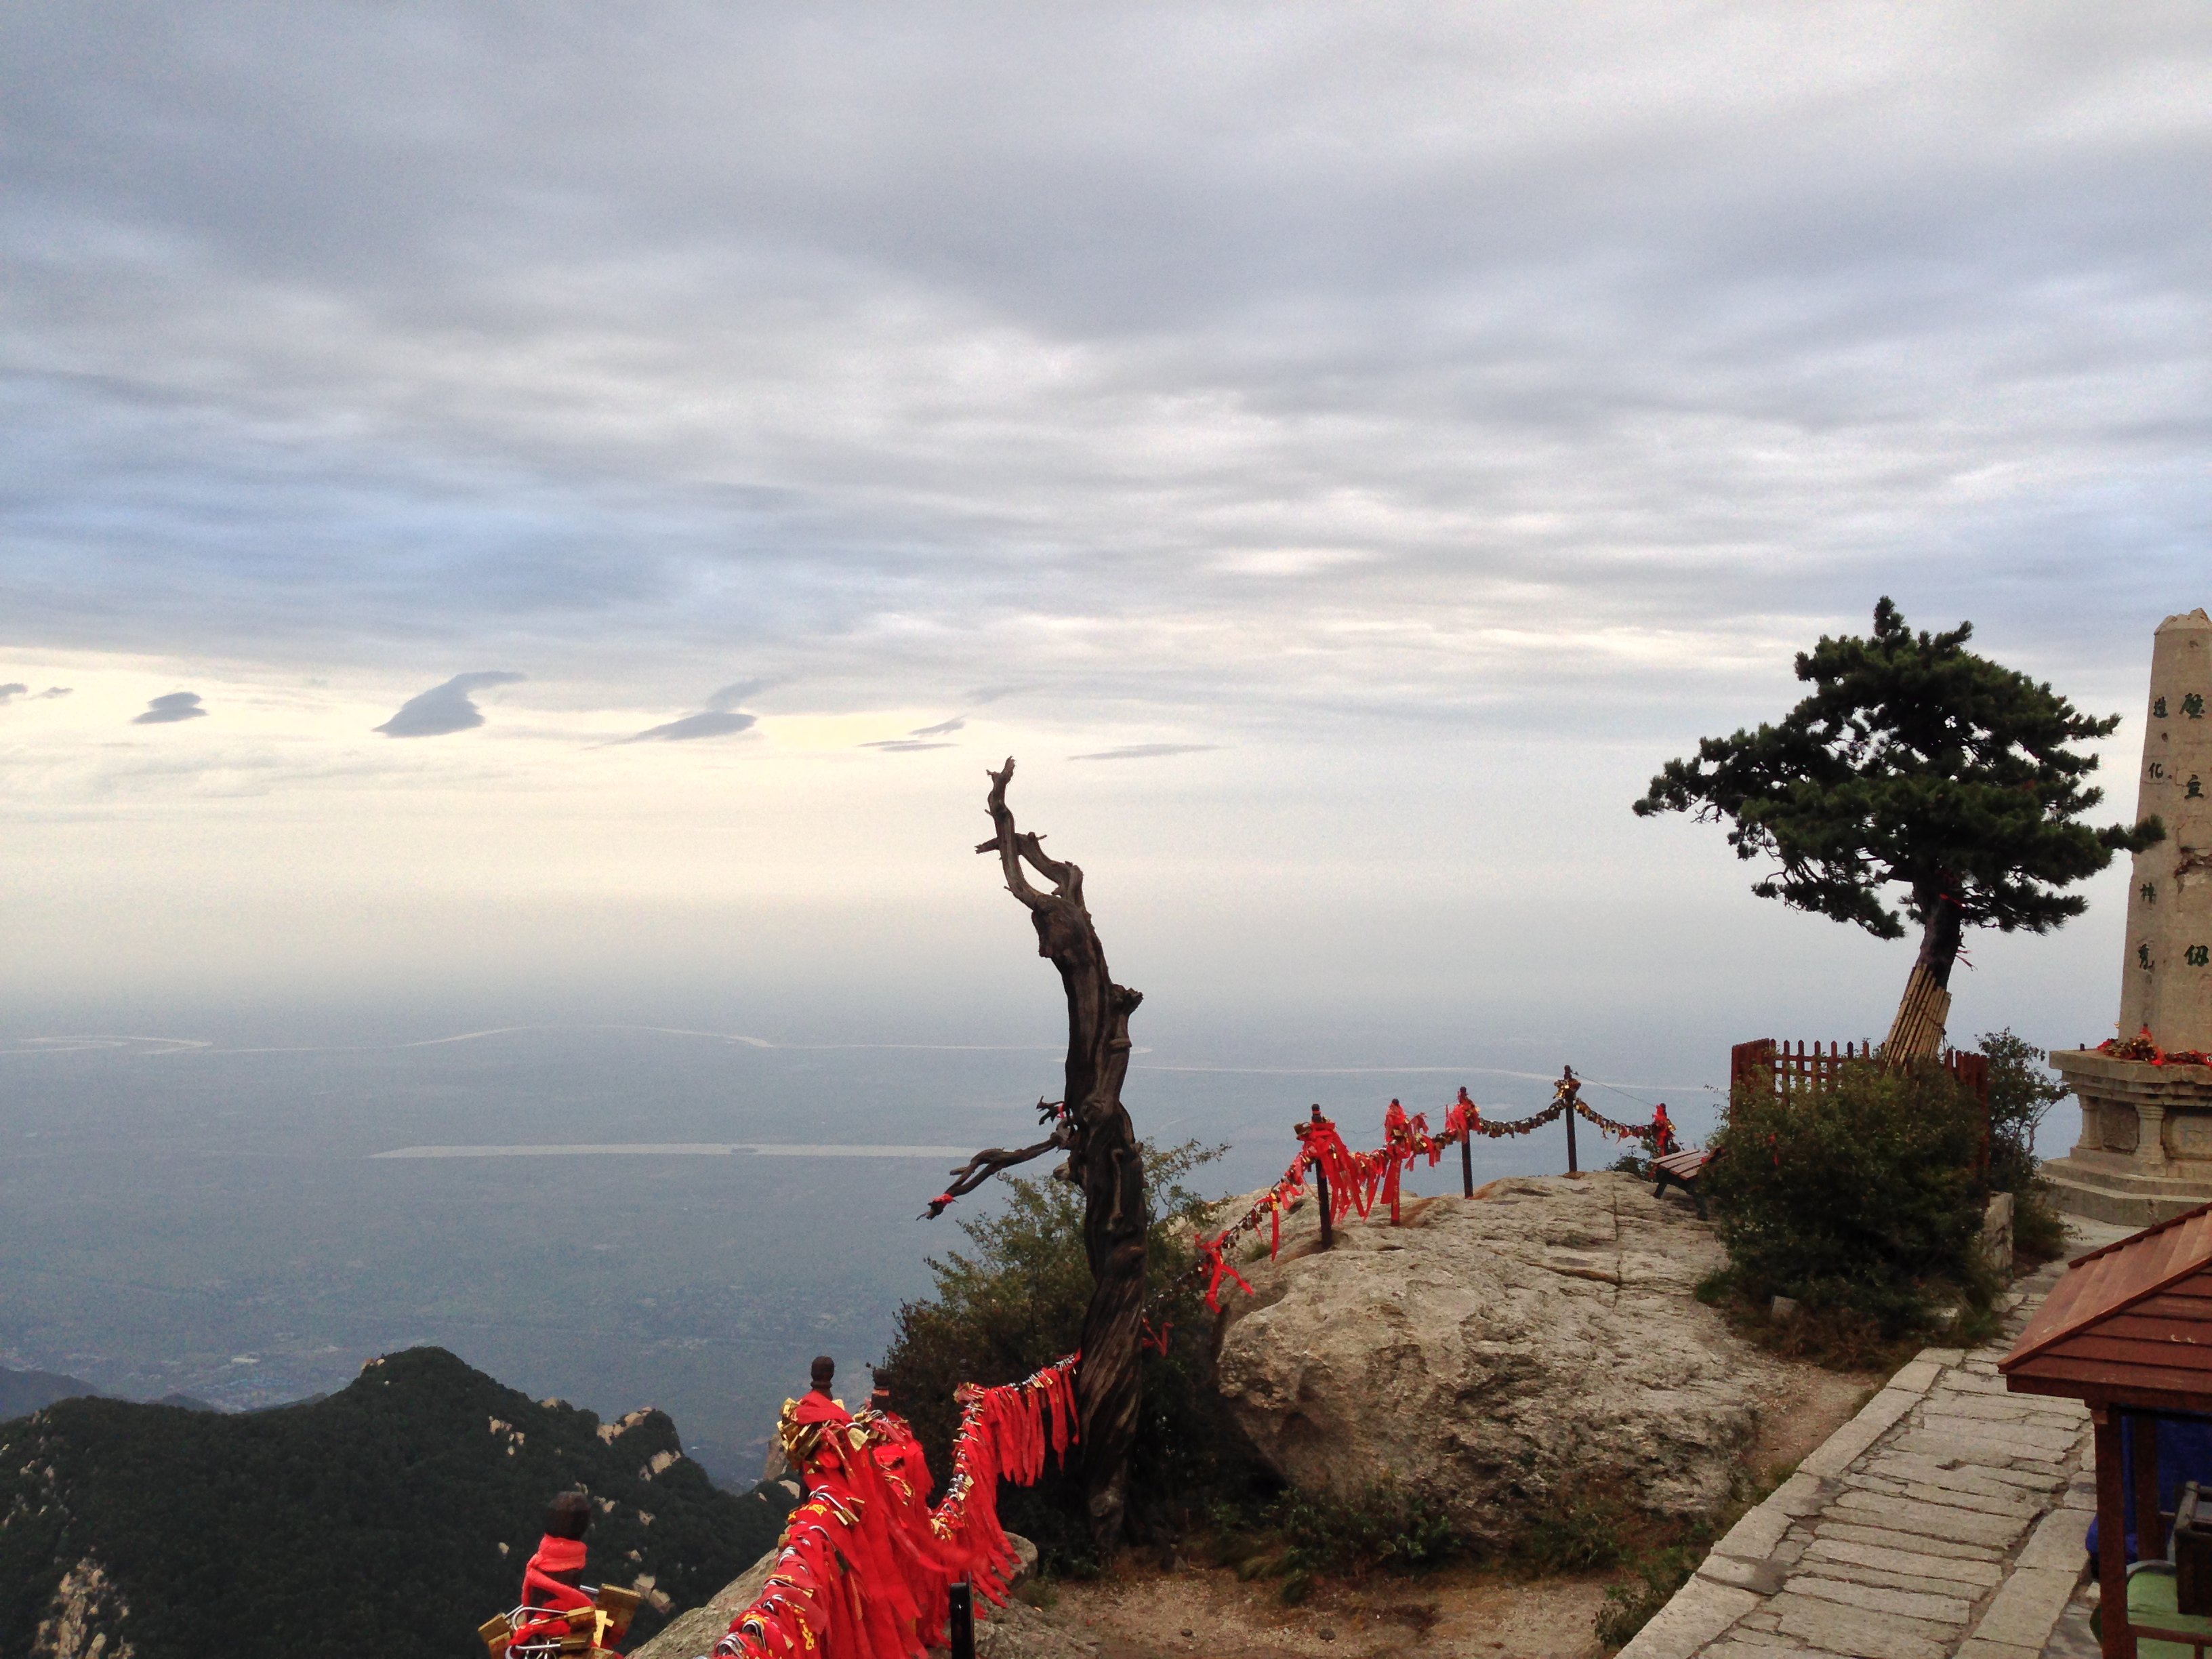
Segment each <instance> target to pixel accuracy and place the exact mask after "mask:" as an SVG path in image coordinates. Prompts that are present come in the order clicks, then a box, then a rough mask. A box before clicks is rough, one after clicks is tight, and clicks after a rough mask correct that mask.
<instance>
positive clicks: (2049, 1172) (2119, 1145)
mask: <svg viewBox="0 0 2212 1659" xmlns="http://www.w3.org/2000/svg"><path fill="white" fill-rule="evenodd" d="M2051 1066H2053V1068H2055V1069H2056V1070H2057V1073H2058V1074H2059V1076H2060V1077H2062V1078H2063V1079H2065V1080H2066V1085H2067V1086H2068V1087H2069V1088H2070V1089H2072V1090H2073V1091H2074V1095H2075V1098H2076V1099H2077V1100H2079V1101H2080V1102H2081V1140H2080V1141H2079V1142H2078V1143H2076V1145H2075V1148H2074V1150H2073V1151H2072V1152H2069V1153H2068V1154H2067V1155H2066V1156H2065V1157H2064V1158H2053V1159H2051V1161H2050V1162H2049V1163H2047V1164H2045V1165H2044V1166H2043V1173H2044V1175H2045V1176H2046V1177H2048V1178H2049V1180H2050V1182H2051V1188H2052V1193H2051V1196H2052V1199H2053V1200H2054V1201H2055V1202H2056V1203H2057V1206H2058V1208H2059V1209H2060V1210H2062V1211H2063V1212H2065V1213H2067V1214H2068V1215H2078V1216H2087V1217H2088V1218H2091V1219H2093V1220H2097V1221H2112V1222H2118V1223H2119V1224H2120V1225H2124V1226H2131V1227H2148V1226H2150V1225H2153V1224H2154V1223H2155V1222H2160V1221H2166V1220H2168V1219H2171V1218H2172V1217H2174V1216H2177V1215H2179V1214H2180V1213H2182V1212H2183V1211H2185V1210H2193V1209H2195V1208H2196V1207H2197V1206H2198V1205H2200V1204H2203V1203H2207V1202H2212V1066H2151V1065H2146V1064H2144V1063H2143V1062H2142V1061H2139V1060H2114V1059H2112V1057H2111V1056H2110V1055H2108V1054H2099V1053H2098V1052H2097V1051H2096V1050H2095V1049H2093V1048H2060V1049H2054V1050H2053V1051H2052V1053H2051Z"/></svg>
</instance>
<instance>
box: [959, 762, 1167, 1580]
mask: <svg viewBox="0 0 2212 1659" xmlns="http://www.w3.org/2000/svg"><path fill="white" fill-rule="evenodd" d="M1013 775H1014V763H1013V761H1012V758H1011V757H1009V758H1008V760H1007V762H1006V765H1005V767H1004V768H1002V769H1000V770H999V771H996V772H994V773H992V774H990V778H991V793H990V799H989V803H988V808H987V810H988V811H989V812H990V815H991V823H992V826H993V828H994V829H995V830H996V831H997V833H996V834H995V835H994V836H993V838H992V839H991V840H989V841H987V842H983V843H982V844H981V846H979V847H977V848H976V849H975V850H976V851H977V852H978V853H995V854H998V857H999V867H1000V871H1001V872H1003V873H1004V875H1005V877H1006V890H1007V891H1008V892H1010V893H1012V895H1013V896H1015V897H1016V898H1018V899H1019V900H1020V901H1021V902H1023V903H1024V904H1025V905H1027V906H1028V907H1029V912H1030V922H1031V924H1032V925H1033V926H1034V927H1036V936H1037V954H1038V955H1039V956H1042V957H1048V958H1049V959H1050V961H1051V963H1052V964H1053V966H1054V967H1055V968H1057V969H1059V970H1060V983H1061V985H1062V987H1064V988H1065V989H1066V993H1067V1066H1066V1092H1065V1093H1064V1094H1063V1095H1062V1096H1061V1099H1062V1100H1063V1101H1064V1102H1065V1103H1066V1119H1065V1123H1064V1126H1063V1128H1064V1135H1063V1138H1062V1144H1065V1145H1066V1147H1067V1164H1066V1171H1065V1173H1066V1177H1067V1178H1068V1179H1069V1180H1072V1181H1073V1182H1075V1183H1076V1184H1077V1185H1078V1186H1079V1187H1081V1188H1083V1201H1084V1210H1083V1245H1084V1251H1085V1255H1086V1256H1087V1257H1088V1259H1089V1261H1090V1264H1091V1281H1092V1288H1091V1305H1090V1308H1089V1309H1088V1310H1087V1311H1086V1312H1085V1315H1084V1319H1083V1349H1082V1352H1083V1360H1082V1364H1081V1365H1080V1367H1079V1369H1078V1370H1077V1372H1076V1378H1075V1400H1076V1410H1077V1414H1078V1416H1079V1420H1080V1423H1081V1430H1082V1447H1083V1473H1084V1497H1085V1504H1086V1505H1087V1507H1088V1509H1089V1512H1090V1520H1091V1536H1092V1539H1093V1541H1095V1542H1096V1543H1097V1545H1098V1547H1099V1549H1100V1552H1101V1553H1102V1554H1103V1553H1109V1552H1110V1551H1111V1550H1112V1549H1113V1548H1114V1547H1115V1546H1116V1545H1118V1544H1119V1543H1120V1541H1121V1531H1122V1516H1123V1511H1124V1510H1125V1508H1126V1506H1127V1501H1128V1481H1129V1452H1130V1449H1131V1447H1132V1446H1133V1444H1134V1443H1135V1441H1136V1437H1137V1414H1138V1407H1139V1385H1138V1369H1137V1362H1138V1353H1139V1349H1138V1342H1139V1336H1140V1334H1141V1330H1142V1325H1143V1311H1144V1297H1145V1234H1146V1223H1147V1220H1148V1217H1147V1215H1146V1209H1145V1165H1144V1158H1143V1155H1142V1153H1141V1152H1139V1148H1138V1145H1137V1134H1136V1130H1135V1128H1134V1127H1133V1125H1132V1124H1131V1123H1130V1121H1129V1114H1128V1112H1127V1109H1124V1108H1123V1106H1122V1104H1121V1084H1122V1080H1123V1079H1124V1078H1125V1077H1126V1076H1127V1073H1128V1070H1129V1015H1130V1014H1131V1013H1132V1012H1133V1011H1134V1010H1135V1008H1136V1006H1137V1005H1138V1004H1139V1003H1140V1002H1142V1001H1143V1000H1144V995H1143V994H1142V993H1141V992H1138V991H1133V990H1131V989H1129V987H1127V986H1125V985H1116V984H1115V983H1114V980H1113V976H1112V975H1110V974H1109V972H1108V971H1107V968H1106V951H1105V950H1104V947H1103V946H1102V945H1100V944H1099V942H1098V933H1097V928H1095V927H1092V926H1091V912H1090V911H1089V910H1088V909H1087V908H1085V905H1084V902H1083V872H1082V870H1081V869H1080V868H1079V867H1078V866H1076V865H1073V864H1071V863H1067V862H1065V861H1063V860H1057V859H1053V858H1048V857H1047V856H1046V855H1045V852H1044V849H1043V848H1042V845H1041V844H1040V843H1041V842H1042V839H1043V838H1042V836H1037V835H1036V834H1034V833H1028V832H1024V831H1022V830H1020V829H1017V828H1016V827H1015V825H1014V815H1013V811H1012V809H1011V808H1009V807H1008V806H1007V805H1006V785H1007V783H1008V782H1009V781H1012V778H1013ZM1030 871H1034V872H1036V874H1037V875H1038V876H1039V877H1041V878H1042V879H1043V880H1044V881H1046V882H1048V883H1049V884H1050V888H1049V890H1040V889H1039V888H1038V887H1037V886H1036V884H1034V883H1032V882H1031V881H1030V877H1029V872H1030Z"/></svg>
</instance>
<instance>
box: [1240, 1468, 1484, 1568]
mask: <svg viewBox="0 0 2212 1659" xmlns="http://www.w3.org/2000/svg"><path fill="white" fill-rule="evenodd" d="M1266 1520H1267V1524H1268V1525H1269V1526H1271V1527H1272V1528H1274V1530H1275V1531H1276V1532H1277V1533H1279V1534H1280V1535H1281V1537H1282V1538H1283V1540H1284V1541H1285V1544H1286V1545H1287V1546H1288V1548H1287V1549H1286V1550H1285V1553H1284V1555H1283V1556H1282V1558H1281V1561H1282V1570H1283V1571H1286V1572H1288V1573H1291V1574H1292V1575H1294V1576H1296V1575H1301V1574H1303V1575H1306V1576H1309V1577H1310V1576H1311V1575H1313V1574H1315V1573H1333V1574H1337V1575H1340V1576H1357V1575H1358V1574H1362V1573H1365V1572H1369V1571H1373V1570H1375V1569H1376V1568H1381V1569H1383V1571H1389V1572H1428V1571H1433V1570H1434V1569H1436V1568H1437V1567H1440V1566H1442V1565H1444V1563H1445V1562H1447V1561H1449V1560H1450V1559H1452V1558H1453V1557H1454V1556H1455V1555H1458V1554H1459V1553H1462V1550H1463V1549H1464V1547H1465V1543H1464V1541H1463V1540H1462V1538H1461V1536H1460V1534H1459V1533H1458V1531H1457V1530H1456V1529H1455V1528H1454V1527H1453V1526H1452V1523H1451V1517H1450V1516H1449V1515H1448V1514H1446V1513H1445V1511H1444V1509H1443V1505H1442V1504H1437V1502H1436V1501H1435V1500H1434V1499H1432V1498H1428V1497H1425V1496H1424V1495H1423V1494H1421V1493H1419V1492H1408V1491H1407V1489H1406V1488H1405V1487H1403V1486H1400V1485H1399V1484H1398V1481H1397V1480H1396V1478H1395V1476H1393V1475H1390V1474H1384V1475H1383V1479H1382V1480H1378V1481H1376V1483H1375V1484H1374V1485H1373V1486H1370V1487H1369V1488H1368V1489H1367V1490H1366V1491H1365V1492H1362V1493H1361V1494H1360V1495H1359V1496H1358V1498H1352V1499H1344V1498H1327V1497H1316V1496H1313V1495H1311V1494H1310V1493H1306V1492H1299V1491H1297V1489H1296V1488H1292V1489H1291V1490H1290V1491H1288V1492H1285V1493H1284V1494H1283V1495H1282V1496H1281V1497H1280V1498H1277V1499H1276V1500H1275V1501H1274V1502H1273V1504H1270V1505H1269V1506H1268V1507H1267V1511H1266Z"/></svg>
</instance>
